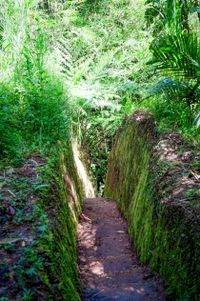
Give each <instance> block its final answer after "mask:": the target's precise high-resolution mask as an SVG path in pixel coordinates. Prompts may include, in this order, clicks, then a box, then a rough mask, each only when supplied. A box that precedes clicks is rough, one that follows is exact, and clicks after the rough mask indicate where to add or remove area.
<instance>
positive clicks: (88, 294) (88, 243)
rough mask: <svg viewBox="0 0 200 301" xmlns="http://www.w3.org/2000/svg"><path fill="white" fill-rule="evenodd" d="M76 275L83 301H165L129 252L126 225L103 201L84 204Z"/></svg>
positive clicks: (117, 213)
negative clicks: (80, 282)
mask: <svg viewBox="0 0 200 301" xmlns="http://www.w3.org/2000/svg"><path fill="white" fill-rule="evenodd" d="M78 262H79V273H80V277H81V281H82V284H83V286H84V290H83V296H84V300H87V301H90V300H91V301H92V300H120V301H123V300H124V301H125V300H138V301H140V300H145V301H150V300H152V299H149V295H150V294H151V296H153V297H154V298H155V299H154V300H165V297H164V296H163V293H162V292H161V291H160V293H159V295H157V293H158V291H159V289H160V288H159V285H158V284H157V283H156V281H155V279H154V278H151V279H150V280H144V275H145V274H144V273H145V272H147V271H146V269H145V268H144V267H141V266H140V265H139V263H138V261H137V257H136V254H135V253H134V250H132V247H131V243H130V240H129V236H128V233H127V225H126V223H125V221H124V220H123V219H122V217H121V215H120V213H119V211H118V209H117V207H116V204H115V203H113V202H108V201H106V200H104V199H101V198H99V199H87V200H85V210H84V216H83V217H82V216H81V217H80V222H79V225H78Z"/></svg>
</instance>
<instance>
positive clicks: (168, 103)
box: [0, 0, 200, 190]
mask: <svg viewBox="0 0 200 301" xmlns="http://www.w3.org/2000/svg"><path fill="white" fill-rule="evenodd" d="M0 22H1V74H2V76H1V93H0V95H1V113H0V114H1V121H0V127H1V139H0V141H1V142H0V143H1V157H2V158H5V157H7V158H10V159H12V160H13V159H14V161H16V162H17V161H18V160H20V159H21V158H22V157H24V155H27V154H28V153H30V152H32V151H33V150H37V151H39V152H42V153H49V151H51V149H53V148H55V145H56V144H57V143H58V142H59V144H60V143H61V144H62V143H63V142H64V141H66V140H67V139H69V135H70V134H69V129H70V128H71V129H72V128H73V131H74V133H75V134H76V135H77V136H78V137H79V140H80V142H81V143H82V144H83V145H84V147H85V148H87V149H88V153H89V158H90V160H91V164H92V168H93V171H94V175H95V177H96V180H97V184H98V186H99V189H100V190H102V189H103V182H104V180H103V178H104V175H105V171H106V162H107V155H108V153H109V150H110V144H111V143H110V142H111V139H112V137H113V134H114V132H115V130H116V129H117V128H118V126H119V125H120V123H121V121H122V120H123V118H124V116H125V115H127V114H129V113H131V112H132V111H133V110H134V109H135V108H138V107H143V108H145V109H146V110H150V111H152V112H153V113H154V114H155V116H156V118H157V120H158V125H159V127H160V129H161V130H163V131H166V130H168V129H176V130H179V131H180V132H182V133H183V135H185V137H187V138H188V139H190V140H198V139H199V127H198V126H199V95H200V92H199V63H200V61H199V60H200V52H199V49H200V47H199V37H198V33H199V12H198V8H197V4H196V3H195V1H187V4H186V3H185V2H184V1H183V2H182V1H176V0H168V1H153V0H152V1H147V2H145V1H143V0H138V1H131V0H130V1H123V0H120V1H114V0H109V1H104V0H103V1H97V0H96V1H89V0H84V1H64V2H63V1H59V0H54V1H36V0H32V1H12V0H10V1H6V3H3V2H2V3H1V20H0ZM67 137H68V138H67ZM97 137H98V138H97Z"/></svg>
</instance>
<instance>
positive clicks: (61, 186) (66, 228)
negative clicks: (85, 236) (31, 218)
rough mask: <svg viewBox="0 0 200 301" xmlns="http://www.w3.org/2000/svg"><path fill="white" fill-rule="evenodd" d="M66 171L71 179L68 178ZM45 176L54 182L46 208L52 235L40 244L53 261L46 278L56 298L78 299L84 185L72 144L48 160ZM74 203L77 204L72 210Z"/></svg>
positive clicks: (45, 199) (46, 197)
mask: <svg viewBox="0 0 200 301" xmlns="http://www.w3.org/2000/svg"><path fill="white" fill-rule="evenodd" d="M66 175H67V177H68V182H66V181H65V177H66ZM43 179H44V181H46V182H51V186H50V189H49V191H48V192H47V193H46V194H45V196H43V204H45V206H43V208H44V209H45V210H46V211H47V212H48V220H49V228H48V231H49V238H50V239H49V238H48V239H47V240H44V238H43V240H41V241H40V247H41V246H42V248H43V249H44V250H45V251H46V254H47V256H48V258H49V259H48V260H49V263H50V264H49V269H48V271H47V273H45V274H44V275H43V278H45V279H46V280H45V281H46V282H48V283H49V284H50V286H52V285H53V289H52V296H53V300H55V299H56V300H72V301H78V300H80V296H79V278H78V273H77V254H76V249H77V246H76V226H77V219H78V214H79V212H80V210H81V202H82V187H81V184H80V182H79V179H78V175H77V173H76V168H75V166H74V161H73V155H72V150H71V149H70V148H68V149H67V150H65V153H62V154H60V156H56V157H55V158H54V160H52V161H51V162H50V163H49V164H48V166H47V167H46V168H45V170H44V172H43ZM73 188H74V189H75V190H74V191H73ZM70 204H71V206H72V205H73V206H72V207H71V210H70ZM42 248H41V250H40V252H42ZM44 250H43V251H44ZM48 300H49V299H48Z"/></svg>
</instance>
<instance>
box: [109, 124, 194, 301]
mask: <svg viewBox="0 0 200 301" xmlns="http://www.w3.org/2000/svg"><path fill="white" fill-rule="evenodd" d="M151 123H152V122H150V123H149V118H147V120H146V122H143V123H141V124H140V123H139V122H136V121H135V120H133V119H129V120H128V121H127V122H126V123H124V125H123V126H122V128H121V129H120V131H119V132H118V135H117V137H116V141H115V145H114V147H113V150H112V152H111V155H110V160H109V170H108V175H107V181H106V188H105V195H106V196H107V197H109V198H113V199H115V200H116V201H117V202H118V204H119V206H120V208H121V210H122V212H123V214H124V216H125V217H126V218H127V220H128V224H129V233H130V235H131V237H132V239H133V241H134V246H135V247H136V249H137V252H138V255H139V258H140V260H141V261H142V262H147V263H149V265H150V267H151V268H152V269H153V270H155V271H157V272H159V273H160V275H161V276H162V278H163V279H164V280H165V281H166V283H167V284H168V291H169V294H171V295H172V296H173V300H179V301H183V300H184V301H186V300H193V301H197V300H200V289H199V283H200V269H199V267H200V256H199V254H198V250H199V242H200V236H199V231H198V227H197V221H196V219H195V218H190V217H188V216H187V215H186V214H185V212H186V210H185V208H183V206H176V205H174V206H173V205H170V204H168V203H164V202H163V203H162V202H161V200H162V198H163V195H162V193H163V192H162V191H161V190H162V189H161V188H162V185H160V183H163V181H164V180H163V174H165V173H166V171H167V170H169V169H170V167H169V166H168V165H167V164H165V163H164V162H161V161H160V162H159V161H158V158H156V157H155V156H154V154H153V146H154V145H155V142H156V141H155V133H154V131H153V130H152V126H151ZM172 168H173V167H172ZM172 180H173V178H172ZM168 185H169V184H168ZM160 187H161V188H160ZM166 191H167V189H166ZM169 193H170V191H169Z"/></svg>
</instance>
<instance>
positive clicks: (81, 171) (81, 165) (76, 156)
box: [72, 140, 95, 198]
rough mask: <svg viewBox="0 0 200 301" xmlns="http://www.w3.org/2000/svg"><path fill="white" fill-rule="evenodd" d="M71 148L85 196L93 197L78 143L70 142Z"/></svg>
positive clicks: (92, 190) (91, 185)
mask: <svg viewBox="0 0 200 301" xmlns="http://www.w3.org/2000/svg"><path fill="white" fill-rule="evenodd" d="M72 149H73V155H74V161H75V164H76V168H77V171H78V175H79V177H80V179H81V181H82V183H83V189H84V193H85V197H87V198H92V197H95V190H94V186H93V183H92V181H91V178H90V176H89V174H88V172H87V169H86V167H85V165H84V163H83V161H82V160H81V153H80V151H79V148H78V143H77V141H75V140H74V141H73V143H72Z"/></svg>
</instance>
